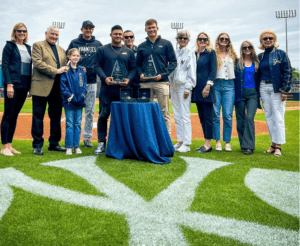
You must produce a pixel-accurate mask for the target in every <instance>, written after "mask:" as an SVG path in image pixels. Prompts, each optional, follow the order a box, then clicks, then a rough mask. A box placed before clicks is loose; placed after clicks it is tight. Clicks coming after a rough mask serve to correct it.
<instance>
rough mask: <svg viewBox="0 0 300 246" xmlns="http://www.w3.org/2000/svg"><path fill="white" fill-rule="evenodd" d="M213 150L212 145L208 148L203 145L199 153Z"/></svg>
mask: <svg viewBox="0 0 300 246" xmlns="http://www.w3.org/2000/svg"><path fill="white" fill-rule="evenodd" d="M211 151H212V147H210V148H209V149H206V148H205V146H204V145H203V146H201V147H200V149H199V150H198V152H199V153H208V152H211Z"/></svg>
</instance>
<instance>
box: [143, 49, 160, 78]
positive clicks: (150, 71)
mask: <svg viewBox="0 0 300 246" xmlns="http://www.w3.org/2000/svg"><path fill="white" fill-rule="evenodd" d="M156 75H157V71H156V67H155V63H154V60H153V57H152V55H150V56H149V58H148V61H147V63H146V67H145V69H144V78H146V79H154V78H155V76H156Z"/></svg>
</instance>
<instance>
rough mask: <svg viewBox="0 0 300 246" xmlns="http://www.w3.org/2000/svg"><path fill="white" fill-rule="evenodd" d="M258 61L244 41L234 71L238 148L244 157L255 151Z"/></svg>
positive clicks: (248, 44)
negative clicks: (239, 147)
mask: <svg viewBox="0 0 300 246" xmlns="http://www.w3.org/2000/svg"><path fill="white" fill-rule="evenodd" d="M258 66H259V61H258V58H257V55H256V52H255V49H254V46H253V44H252V43H251V42H250V41H248V40H246V41H244V42H242V45H241V48H240V59H239V62H238V63H237V66H236V71H235V76H236V78H235V113H236V121H237V132H238V135H239V141H240V146H241V149H242V151H243V153H244V154H245V155H251V154H253V151H254V149H255V125H254V116H255V114H256V109H257V107H259V108H261V107H260V103H259V84H258V83H259V81H258V79H257V70H258Z"/></svg>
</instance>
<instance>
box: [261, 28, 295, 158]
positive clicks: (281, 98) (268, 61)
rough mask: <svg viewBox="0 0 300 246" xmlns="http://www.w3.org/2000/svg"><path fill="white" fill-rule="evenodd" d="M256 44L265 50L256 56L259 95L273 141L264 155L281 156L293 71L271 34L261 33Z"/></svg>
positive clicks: (273, 35)
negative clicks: (258, 62) (286, 105)
mask: <svg viewBox="0 0 300 246" xmlns="http://www.w3.org/2000/svg"><path fill="white" fill-rule="evenodd" d="M259 41H260V46H259V48H260V49H262V50H264V52H263V53H260V54H259V55H258V59H259V61H260V64H259V70H258V75H259V81H260V95H261V99H262V103H263V107H264V110H265V117H266V121H267V125H268V129H269V133H270V138H271V141H272V144H271V147H270V148H269V149H268V150H267V151H265V152H264V153H266V154H271V153H274V156H281V144H285V124H284V113H285V103H286V99H287V94H288V92H289V90H290V89H291V87H290V84H291V80H292V78H293V73H292V67H291V63H290V60H289V58H288V56H287V54H286V53H285V52H284V51H282V50H279V49H278V46H279V45H278V44H277V43H276V42H277V36H276V34H275V32H274V31H272V30H265V31H263V32H262V33H261V34H260V37H259Z"/></svg>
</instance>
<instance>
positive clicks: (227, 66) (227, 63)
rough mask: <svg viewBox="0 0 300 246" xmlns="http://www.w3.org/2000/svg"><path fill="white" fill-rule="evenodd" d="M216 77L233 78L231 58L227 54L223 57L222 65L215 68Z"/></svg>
mask: <svg viewBox="0 0 300 246" xmlns="http://www.w3.org/2000/svg"><path fill="white" fill-rule="evenodd" d="M216 79H225V80H230V79H235V75H234V66H233V60H232V59H231V58H230V57H229V56H228V54H227V56H226V57H225V59H223V67H222V68H221V69H218V70H217V76H216Z"/></svg>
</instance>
